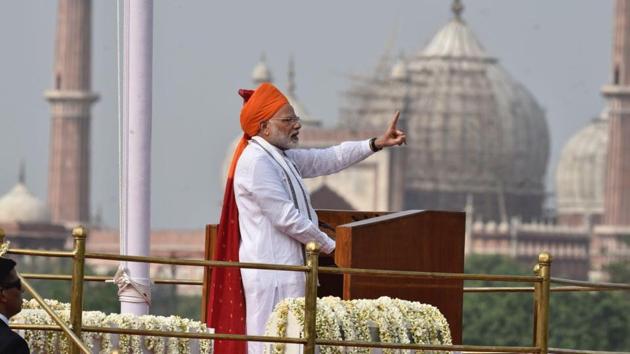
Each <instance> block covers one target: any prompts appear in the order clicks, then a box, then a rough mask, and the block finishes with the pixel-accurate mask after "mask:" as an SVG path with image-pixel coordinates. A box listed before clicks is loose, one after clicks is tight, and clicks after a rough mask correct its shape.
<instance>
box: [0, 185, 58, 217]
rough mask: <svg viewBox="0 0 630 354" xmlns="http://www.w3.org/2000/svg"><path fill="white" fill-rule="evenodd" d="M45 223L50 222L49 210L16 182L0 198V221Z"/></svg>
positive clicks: (24, 186) (23, 186)
mask: <svg viewBox="0 0 630 354" xmlns="http://www.w3.org/2000/svg"><path fill="white" fill-rule="evenodd" d="M9 222H22V223H45V222H50V211H49V210H48V208H47V207H46V205H45V204H44V203H43V202H42V201H40V200H39V199H37V198H36V197H35V196H34V195H33V194H31V192H30V191H29V190H28V189H27V188H26V185H25V184H24V183H23V182H18V183H17V184H16V185H15V186H14V187H13V189H11V190H10V191H9V192H8V193H7V194H5V195H4V196H2V197H1V198H0V223H9Z"/></svg>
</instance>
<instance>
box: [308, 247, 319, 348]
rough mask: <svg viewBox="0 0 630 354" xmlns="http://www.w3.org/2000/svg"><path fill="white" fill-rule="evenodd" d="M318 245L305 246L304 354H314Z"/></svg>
mask: <svg viewBox="0 0 630 354" xmlns="http://www.w3.org/2000/svg"><path fill="white" fill-rule="evenodd" d="M318 257H319V245H318V244H317V243H315V242H312V241H311V242H309V243H307V244H306V266H307V267H309V268H310V269H309V270H308V272H307V273H306V294H305V295H306V296H305V298H304V339H306V344H305V345H304V354H315V337H316V332H315V319H316V316H317V267H318V264H319V258H318Z"/></svg>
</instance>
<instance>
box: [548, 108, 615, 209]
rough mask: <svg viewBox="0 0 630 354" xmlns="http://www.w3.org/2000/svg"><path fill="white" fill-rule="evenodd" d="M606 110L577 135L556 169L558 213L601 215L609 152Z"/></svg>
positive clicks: (566, 147) (565, 149)
mask: <svg viewBox="0 0 630 354" xmlns="http://www.w3.org/2000/svg"><path fill="white" fill-rule="evenodd" d="M606 116H607V110H604V112H603V113H602V115H601V118H598V119H594V120H593V121H591V123H590V124H589V125H587V126H586V127H584V128H582V130H580V131H579V132H578V133H577V134H575V135H574V136H573V137H572V138H571V139H570V140H569V142H568V143H567V144H566V145H565V146H564V148H563V149H562V153H561V155H560V159H559V161H558V166H557V168H556V204H557V210H558V214H560V215H562V214H564V215H566V214H585V215H586V214H602V213H603V212H604V184H605V178H606V156H607V155H608V151H607V149H608V120H607V119H605V117H606Z"/></svg>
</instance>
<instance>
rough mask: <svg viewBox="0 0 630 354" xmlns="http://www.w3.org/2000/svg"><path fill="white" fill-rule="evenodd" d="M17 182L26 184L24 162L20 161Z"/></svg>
mask: <svg viewBox="0 0 630 354" xmlns="http://www.w3.org/2000/svg"><path fill="white" fill-rule="evenodd" d="M18 182H20V183H22V184H25V183H26V167H25V163H24V160H20V172H19V174H18Z"/></svg>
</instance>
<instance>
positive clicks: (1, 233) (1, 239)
mask: <svg viewBox="0 0 630 354" xmlns="http://www.w3.org/2000/svg"><path fill="white" fill-rule="evenodd" d="M3 243H4V229H2V228H1V227H0V245H1V244H3Z"/></svg>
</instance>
